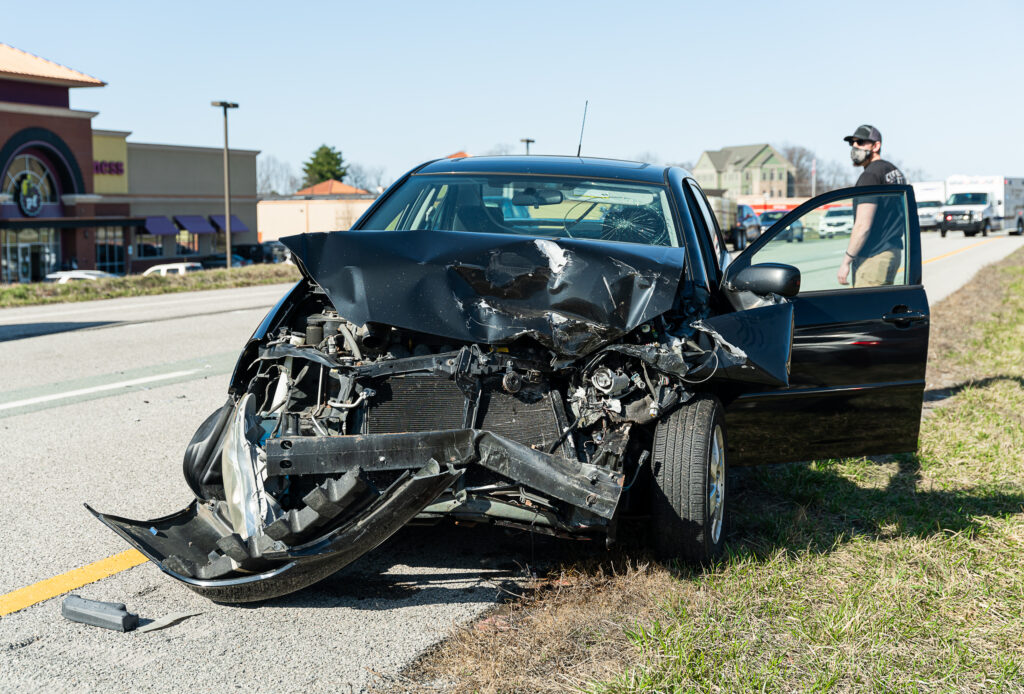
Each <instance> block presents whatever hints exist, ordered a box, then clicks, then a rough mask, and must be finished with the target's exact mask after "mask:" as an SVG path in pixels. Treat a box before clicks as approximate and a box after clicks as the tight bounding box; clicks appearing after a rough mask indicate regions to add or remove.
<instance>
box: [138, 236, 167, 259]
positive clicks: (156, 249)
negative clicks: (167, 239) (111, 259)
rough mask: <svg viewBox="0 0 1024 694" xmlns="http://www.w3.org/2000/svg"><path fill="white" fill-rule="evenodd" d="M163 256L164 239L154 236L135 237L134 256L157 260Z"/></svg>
mask: <svg viewBox="0 0 1024 694" xmlns="http://www.w3.org/2000/svg"><path fill="white" fill-rule="evenodd" d="M163 254H164V237H163V236H156V235H154V234H136V235H135V256H136V257H138V258H159V257H161V256H163Z"/></svg>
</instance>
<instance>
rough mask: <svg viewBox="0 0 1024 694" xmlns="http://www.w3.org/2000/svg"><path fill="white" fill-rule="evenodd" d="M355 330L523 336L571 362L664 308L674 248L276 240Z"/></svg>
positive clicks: (411, 236) (369, 237)
mask: <svg viewBox="0 0 1024 694" xmlns="http://www.w3.org/2000/svg"><path fill="white" fill-rule="evenodd" d="M282 243H284V244H285V245H286V246H287V247H288V248H289V249H290V250H291V251H292V254H293V257H295V258H296V259H297V262H298V263H299V264H300V266H301V267H302V268H303V269H304V271H305V272H306V274H308V275H309V276H310V277H311V278H312V279H313V280H314V281H315V282H316V283H317V284H318V285H320V286H321V287H322V288H323V289H324V291H325V292H326V293H327V295H328V297H329V298H330V300H331V303H332V304H333V305H334V307H335V309H336V310H337V311H338V314H339V315H341V316H342V317H344V318H346V319H348V320H349V321H351V322H352V323H354V324H356V325H363V324H366V323H368V322H374V323H382V324H386V325H392V326H396V327H400V328H405V329H408V330H416V331H419V332H423V333H428V334H431V335H439V336H443V337H447V338H450V339H453V340H464V341H467V342H476V343H486V344H499V343H504V342H509V341H512V340H514V339H516V338H517V337H521V336H531V337H533V338H535V339H536V340H537V341H538V342H540V343H541V344H543V345H544V346H545V347H547V348H549V349H551V350H552V351H554V352H556V353H557V354H560V355H569V356H582V355H585V354H588V353H590V352H593V351H594V350H596V349H598V348H599V347H601V346H602V345H604V344H607V343H608V342H610V341H612V340H615V339H616V338H619V337H621V336H622V335H624V334H626V333H628V332H630V331H631V330H633V329H635V328H636V327H638V326H639V325H641V324H642V323H645V322H647V321H649V320H651V319H652V318H655V317H656V316H659V315H661V314H663V313H665V312H666V311H669V310H670V309H672V307H673V305H674V302H675V295H676V291H677V289H678V287H679V283H680V281H681V279H682V276H683V267H684V258H685V252H684V251H683V249H681V248H667V247H662V246H640V245H635V244H618V243H609V242H602V241H595V240H589V239H588V240H577V239H558V240H557V241H553V240H542V241H541V242H538V241H537V240H536V239H534V238H517V237H515V236H510V235H506V234H476V233H474V234H469V233H462V232H450V231H430V232H422V231H345V232H331V233H315V234H301V235H299V236H290V237H286V238H284V239H282Z"/></svg>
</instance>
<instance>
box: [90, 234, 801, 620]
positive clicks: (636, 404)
mask: <svg viewBox="0 0 1024 694" xmlns="http://www.w3.org/2000/svg"><path fill="white" fill-rule="evenodd" d="M429 236H430V239H429V246H426V245H424V246H420V245H417V244H425V243H427V241H424V240H423V238H422V237H423V235H415V234H412V235H410V234H403V233H401V232H367V233H360V232H345V233H335V234H312V235H305V236H303V237H301V238H299V237H293V238H292V239H289V240H287V241H286V243H287V244H288V245H289V247H290V248H291V249H292V252H293V253H294V254H295V256H296V258H297V259H298V261H299V264H300V268H301V269H302V271H303V274H304V276H305V278H306V279H305V280H304V281H303V282H302V283H300V285H299V286H297V287H296V289H295V290H294V291H293V292H292V293H291V294H290V295H289V296H288V297H286V299H285V300H283V301H282V303H281V304H279V306H278V307H277V308H276V309H275V310H274V311H272V312H271V314H270V315H268V318H267V319H266V320H265V321H264V324H263V325H262V326H261V328H260V329H259V330H258V331H257V333H256V334H255V335H254V336H253V338H252V340H250V342H249V344H248V345H247V347H246V349H245V350H244V351H243V353H242V357H241V359H240V361H239V364H238V367H237V368H236V372H235V374H234V376H233V379H232V387H231V397H229V399H228V401H227V402H226V403H225V405H224V406H223V407H222V408H221V409H219V410H218V411H217V412H215V413H213V415H211V416H210V417H209V418H208V419H207V421H206V422H204V423H203V425H202V426H201V427H200V428H199V430H198V431H197V432H196V435H195V437H194V438H193V441H192V443H191V444H190V445H189V447H188V449H187V451H186V455H185V466H184V467H185V477H186V480H187V481H188V483H189V485H190V487H191V488H192V489H193V491H194V492H195V493H196V496H197V499H196V500H195V501H194V502H193V503H192V504H191V505H190V506H188V507H187V508H186V509H184V510H182V511H180V512H179V513H176V514H173V515H170V516H166V517H163V518H158V519H155V520H146V521H132V520H128V519H124V518H118V517H114V516H109V515H105V514H99V513H96V512H95V511H94V512H93V513H95V515H96V516H97V517H98V518H99V519H100V520H101V521H102V522H104V523H105V524H106V525H108V526H109V527H110V528H111V529H113V530H114V531H115V532H117V533H118V534H119V535H121V536H122V537H123V538H124V539H125V540H127V541H128V542H129V543H131V544H132V545H133V546H135V547H137V548H138V549H139V550H140V551H141V552H143V553H144V554H145V555H146V556H147V557H149V558H150V559H151V560H153V561H154V562H155V563H157V564H158V565H159V566H160V568H161V569H162V570H163V571H165V572H166V573H168V574H169V575H171V576H173V577H174V578H176V579H178V580H180V581H182V582H183V583H185V584H186V585H188V586H189V587H190V588H192V589H193V590H195V591H197V592H199V593H201V594H203V595H205V596H207V597H210V598H211V599H213V600H217V601H223V602H244V601H252V600H262V599H266V598H270V597H274V596H278V595H282V594H285V593H289V592H292V591H295V590H298V589H300V588H302V587H305V586H307V585H310V584H312V583H314V582H316V581H318V580H320V579H321V578H324V577H325V576H327V575H329V574H331V573H333V572H335V571H337V570H338V569H340V568H342V567H343V566H345V565H347V564H348V563H350V562H351V561H353V560H355V559H357V558H358V557H359V556H361V555H363V554H365V553H366V552H368V551H370V550H372V549H373V548H375V547H376V546H378V545H379V544H381V543H382V542H383V541H385V540H386V539H387V538H388V537H390V536H391V535H392V534H394V533H395V532H396V531H397V530H398V529H399V528H401V527H402V526H403V525H405V524H407V523H410V522H417V523H427V522H436V521H439V520H441V519H444V518H454V519H458V520H466V521H475V522H486V523H494V524H499V525H504V526H508V527H513V528H520V529H524V530H529V531H532V532H541V533H548V534H552V535H555V536H559V537H572V538H581V537H582V538H588V537H594V538H608V539H612V538H614V536H615V526H616V521H617V519H618V516H619V515H620V513H621V512H622V509H623V508H624V506H625V505H626V504H627V503H628V501H627V499H626V497H627V496H628V494H629V490H630V489H631V488H632V487H633V484H634V482H636V480H637V479H638V477H639V476H640V473H641V471H642V469H643V468H644V466H645V464H646V463H647V461H648V459H649V457H650V450H651V437H652V428H653V424H654V423H656V422H657V421H659V419H661V418H662V417H664V416H665V415H666V414H667V413H669V412H671V411H672V410H673V409H674V408H675V407H677V406H678V405H680V404H681V403H683V402H686V401H687V400H688V399H690V398H692V397H693V396H694V394H695V393H696V392H698V391H699V390H700V389H701V387H702V386H701V384H703V383H707V382H708V381H709V380H711V379H718V378H732V379H738V380H746V381H756V382H762V383H775V384H785V382H786V378H787V374H788V359H789V350H790V341H791V338H792V308H791V306H790V305H789V304H788V303H786V302H784V301H779V302H775V303H770V302H769V303H768V304H767V305H765V306H763V307H761V308H757V309H751V310H748V311H741V312H736V313H733V314H728V315H725V316H718V317H714V316H711V315H710V312H709V309H708V307H707V306H706V305H704V304H703V303H701V302H700V301H697V300H692V299H691V300H687V299H684V298H681V295H683V294H684V292H682V291H680V285H681V282H682V275H683V263H682V260H681V255H680V254H679V253H678V252H677V253H675V254H674V255H673V254H672V253H667V252H666V249H652V252H651V253H650V254H647V255H645V254H644V253H643V252H642V251H643V250H644V249H640V250H637V249H628V248H627V249H625V250H623V248H624V245H623V244H617V245H616V244H601V243H595V242H593V241H589V242H576V243H573V242H572V241H562V242H559V243H556V242H553V241H543V242H538V241H536V240H524V239H515V238H513V239H509V238H505V237H500V238H494V237H487V236H486V235H477V234H473V235H467V234H449V235H446V234H445V233H444V232H434V233H432V234H430V235H429ZM668 250H669V251H678V249H668ZM338 258H343V259H345V262H346V263H348V265H344V266H342V265H340V264H339V263H337V262H336V259H338ZM332 260H333V261H335V262H333V263H332V262H331V261H332ZM90 510H91V509H90Z"/></svg>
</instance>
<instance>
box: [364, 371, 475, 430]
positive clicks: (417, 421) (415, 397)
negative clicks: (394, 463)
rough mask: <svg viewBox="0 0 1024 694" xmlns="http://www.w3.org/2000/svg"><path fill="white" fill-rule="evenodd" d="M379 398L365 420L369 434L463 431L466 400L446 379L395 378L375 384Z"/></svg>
mask: <svg viewBox="0 0 1024 694" xmlns="http://www.w3.org/2000/svg"><path fill="white" fill-rule="evenodd" d="M373 388H374V389H375V390H376V391H377V394H376V395H375V396H374V397H373V400H371V401H370V411H369V413H368V414H367V419H366V432H367V433H368V434H393V433H398V432H403V431H412V432H415V431H434V430H435V429H462V428H463V427H464V426H465V421H464V419H463V417H464V416H465V406H466V397H465V396H464V395H463V394H462V391H461V390H459V387H458V386H457V385H455V382H454V381H452V380H450V379H447V378H439V377H437V376H395V377H392V378H389V379H387V380H385V381H375V382H374V384H373Z"/></svg>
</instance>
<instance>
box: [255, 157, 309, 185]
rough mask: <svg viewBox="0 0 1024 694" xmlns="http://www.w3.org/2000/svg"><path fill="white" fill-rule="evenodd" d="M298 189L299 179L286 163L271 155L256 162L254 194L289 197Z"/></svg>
mask: <svg viewBox="0 0 1024 694" xmlns="http://www.w3.org/2000/svg"><path fill="white" fill-rule="evenodd" d="M298 189H299V177H298V176H296V175H295V171H294V169H292V167H291V166H290V165H289V164H287V163H286V162H283V161H281V160H280V159H278V158H277V157H275V156H273V155H271V154H261V155H260V156H259V158H258V159H257V160H256V192H257V193H259V194H261V195H268V194H273V195H291V194H292V193H294V192H295V191H296V190H298Z"/></svg>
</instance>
